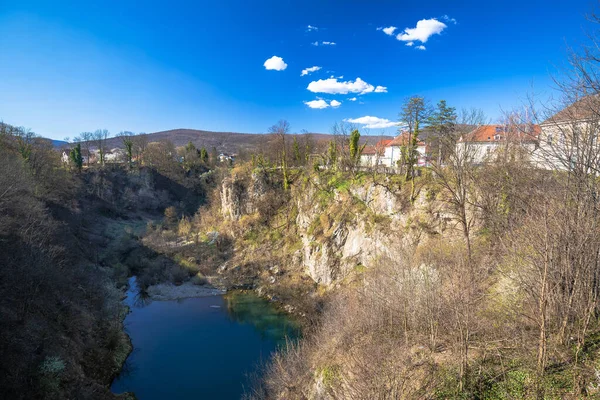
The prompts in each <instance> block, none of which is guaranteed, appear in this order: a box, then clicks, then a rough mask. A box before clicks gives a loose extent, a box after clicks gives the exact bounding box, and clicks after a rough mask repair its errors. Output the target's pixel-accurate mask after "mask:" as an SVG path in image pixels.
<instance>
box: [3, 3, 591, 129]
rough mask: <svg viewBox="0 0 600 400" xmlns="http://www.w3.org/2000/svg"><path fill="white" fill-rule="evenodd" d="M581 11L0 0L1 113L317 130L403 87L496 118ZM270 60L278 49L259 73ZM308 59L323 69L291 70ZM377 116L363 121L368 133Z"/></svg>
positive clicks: (568, 35) (153, 124)
mask: <svg viewBox="0 0 600 400" xmlns="http://www.w3.org/2000/svg"><path fill="white" fill-rule="evenodd" d="M593 7H594V2H593V1H589V0H586V1H581V0H570V1H557V0H550V1H527V0H521V1H513V0H507V1H495V2H485V1H481V0H479V1H420V2H414V1H413V2H408V1H397V0H396V1H383V0H381V1H358V0H346V1H333V0H329V1H310V0H305V1H285V0H280V1H247V0H236V1H228V0H222V1H189V2H185V1H179V0H171V1H169V2H151V1H147V2H134V1H128V0H121V1H103V2H91V1H90V2H87V1H77V2H61V1H52V2H49V1H48V2H46V1H28V0H0V119H1V120H3V121H4V122H7V123H11V124H15V125H23V126H26V127H29V128H31V129H33V130H34V131H35V132H37V133H39V134H41V135H44V136H47V137H51V138H55V139H62V138H64V137H67V136H70V137H73V136H75V135H77V134H78V133H79V132H82V131H89V130H95V129H98V128H106V129H109V130H110V131H111V132H112V133H116V132H118V131H121V130H130V131H134V132H142V131H143V132H155V131H159V130H165V129H174V128H195V129H204V130H215V131H236V132H265V131H266V130H267V128H268V127H269V126H271V125H272V124H274V123H276V122H277V121H278V120H279V119H287V120H288V121H289V122H290V124H291V126H292V130H293V131H296V132H299V131H301V130H303V129H306V130H308V131H312V132H329V131H330V128H331V126H332V125H333V123H334V122H336V121H342V120H344V119H352V120H358V121H363V122H365V121H367V120H366V119H364V118H363V119H361V117H365V116H371V117H376V118H379V119H381V120H386V119H387V120H389V121H396V120H397V118H398V117H397V116H398V111H399V108H400V106H401V104H402V101H403V99H405V98H406V97H407V96H410V95H413V94H421V95H424V96H426V97H427V98H429V99H430V100H431V101H432V102H436V101H438V100H440V99H445V100H447V102H448V103H449V104H450V105H452V106H455V107H457V108H461V107H471V106H475V107H480V108H483V109H484V110H485V111H486V113H487V114H488V115H489V116H490V117H492V118H498V117H499V116H500V110H501V109H510V108H513V107H516V106H518V105H519V104H521V103H522V101H523V99H524V97H525V95H526V93H527V92H528V91H530V90H531V86H532V84H533V86H534V88H535V90H536V91H537V92H539V93H542V94H548V93H549V92H550V88H551V79H550V74H551V73H554V72H555V71H556V70H557V67H558V66H561V65H563V64H564V61H565V58H566V57H565V55H566V48H567V45H572V46H576V45H578V44H580V43H582V42H584V41H585V33H586V29H590V27H589V25H587V23H586V20H585V14H586V13H589V12H591V11H592V10H593ZM420 21H421V22H420ZM309 25H310V26H311V27H316V28H318V29H311V28H309ZM442 25H443V26H442ZM390 27H396V29H387V30H386V31H384V30H383V29H380V30H378V28H390ZM406 29H408V30H406ZM386 32H387V33H386ZM388 33H390V34H388ZM315 42H318V44H319V45H318V46H315V45H314V43H315ZM323 42H333V43H335V44H334V45H332V44H324V43H323ZM410 43H412V45H407V44H410ZM419 46H424V47H425V49H424V50H420V49H419ZM273 56H276V57H280V58H281V59H282V60H283V61H282V62H281V61H279V59H273V60H272V61H271V62H269V63H267V64H266V65H267V66H269V67H270V68H276V69H267V68H266V67H265V62H266V61H267V60H269V59H271V58H272V57H273ZM283 64H285V65H286V67H285V69H283V70H281V68H282V67H283ZM310 67H321V68H320V69H319V70H316V71H313V72H310V73H307V74H306V75H304V76H301V73H302V70H304V69H306V68H310ZM277 69H280V70H277ZM341 77H343V78H341ZM358 78H360V80H358V81H357V79H358ZM311 82H313V83H311ZM378 87H379V88H378ZM309 88H310V89H311V90H309ZM344 92H348V93H344ZM353 98H356V101H352V100H350V99H353ZM332 102H333V103H332ZM338 102H339V104H338ZM310 106H312V107H326V108H311V107H310ZM381 120H374V119H371V122H372V123H371V126H372V127H373V128H372V129H370V133H371V134H379V133H380V132H381V129H380V128H378V126H385V125H386V123H385V121H383V122H381ZM363 126H364V124H363ZM393 129H394V128H389V129H388V133H390V132H392V131H393Z"/></svg>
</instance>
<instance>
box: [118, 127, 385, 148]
mask: <svg viewBox="0 0 600 400" xmlns="http://www.w3.org/2000/svg"><path fill="white" fill-rule="evenodd" d="M309 134H310V135H311V136H312V138H313V140H314V141H316V142H327V141H329V140H331V139H333V135H329V134H324V133H309ZM145 135H146V136H147V138H148V141H149V142H158V141H161V140H169V141H171V142H173V144H174V145H175V146H177V147H179V146H185V145H186V144H188V143H189V142H192V143H193V144H194V146H196V147H197V148H200V147H202V146H204V147H206V148H207V149H208V150H210V149H211V148H213V147H215V148H216V149H217V151H218V152H219V153H240V152H244V151H247V152H254V151H256V150H259V149H260V148H261V147H263V148H266V147H268V146H269V144H270V143H272V142H273V141H274V140H276V137H275V136H274V135H272V134H267V133H236V132H211V131H201V130H196V129H172V130H168V131H161V132H154V133H147V134H145ZM301 135H302V134H300V136H301ZM386 138H387V139H389V138H391V136H363V137H361V142H363V143H364V142H365V141H368V142H369V143H370V144H374V143H375V142H376V141H377V140H380V139H386ZM107 147H108V148H110V149H113V148H121V147H123V143H122V142H121V139H120V138H118V137H113V138H110V139H108V140H107Z"/></svg>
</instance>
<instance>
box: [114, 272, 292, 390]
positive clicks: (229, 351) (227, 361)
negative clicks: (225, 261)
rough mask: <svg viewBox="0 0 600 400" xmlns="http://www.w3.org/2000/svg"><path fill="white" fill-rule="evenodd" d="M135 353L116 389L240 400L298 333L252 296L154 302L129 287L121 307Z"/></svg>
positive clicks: (133, 283) (133, 284) (133, 286)
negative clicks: (258, 370)
mask: <svg viewBox="0 0 600 400" xmlns="http://www.w3.org/2000/svg"><path fill="white" fill-rule="evenodd" d="M124 302H125V304H127V305H128V306H129V307H130V309H131V312H130V313H129V314H128V315H127V317H126V319H125V329H126V331H127V333H128V334H129V335H130V337H131V340H132V344H133V348H134V350H133V352H132V353H131V354H130V355H129V357H128V359H127V361H126V368H125V369H124V371H123V372H122V373H121V374H120V375H119V376H118V377H117V378H116V379H115V381H114V382H113V385H112V387H111V388H112V391H113V392H114V393H123V392H126V391H127V392H133V393H135V395H136V397H137V398H138V399H139V400H154V399H156V400H159V399H161V400H162V399H190V400H191V399H198V398H205V399H239V398H240V396H241V395H242V393H243V387H244V385H245V384H247V383H248V381H247V376H248V375H249V374H252V373H253V371H255V369H256V366H257V364H259V363H260V362H265V361H267V360H268V359H269V356H270V354H271V353H272V352H273V351H274V350H275V349H276V348H277V346H279V345H282V344H284V343H285V337H286V335H287V336H289V337H292V338H295V337H298V335H299V330H298V326H297V324H296V323H295V322H294V321H291V320H289V318H288V316H287V315H286V314H285V313H283V312H281V311H279V310H277V309H276V308H275V307H273V305H272V304H271V303H269V302H268V301H266V300H264V299H261V298H258V297H257V296H256V295H255V294H254V293H252V292H231V293H228V294H227V295H225V296H212V297H203V298H191V299H183V300H179V301H149V297H148V296H147V294H144V293H139V290H138V288H137V284H136V281H135V278H132V279H131V280H130V288H129V290H128V292H127V298H126V299H125V300H124Z"/></svg>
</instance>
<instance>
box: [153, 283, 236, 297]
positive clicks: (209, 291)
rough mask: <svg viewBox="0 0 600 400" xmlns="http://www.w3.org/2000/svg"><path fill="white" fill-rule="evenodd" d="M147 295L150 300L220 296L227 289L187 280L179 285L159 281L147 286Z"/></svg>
mask: <svg viewBox="0 0 600 400" xmlns="http://www.w3.org/2000/svg"><path fill="white" fill-rule="evenodd" d="M147 292H148V295H149V296H150V298H151V299H152V300H159V301H166V300H179V299H187V298H194V297H208V296H220V295H223V294H225V293H226V292H227V291H226V290H222V289H217V288H215V287H212V286H208V285H195V284H194V283H192V282H190V281H188V282H185V283H183V284H181V285H174V284H172V283H159V284H157V285H152V286H149V287H148V290H147Z"/></svg>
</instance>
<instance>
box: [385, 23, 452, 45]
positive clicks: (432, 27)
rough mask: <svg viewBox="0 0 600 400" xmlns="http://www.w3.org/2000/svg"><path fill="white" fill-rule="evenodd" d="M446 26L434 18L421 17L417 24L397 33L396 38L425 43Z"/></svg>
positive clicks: (403, 40)
mask: <svg viewBox="0 0 600 400" xmlns="http://www.w3.org/2000/svg"><path fill="white" fill-rule="evenodd" d="M447 27H448V26H447V25H446V24H444V23H443V22H440V21H438V20H437V19H435V18H431V19H422V20H420V21H418V22H417V26H416V27H414V28H406V29H404V32H403V33H399V34H398V35H397V36H396V39H398V40H400V41H402V42H408V43H412V42H416V41H419V42H421V43H426V42H427V40H429V38H430V37H431V36H433V35H439V34H440V33H442V31H443V30H444V29H446V28H447ZM408 43H407V45H408V46H411V45H412V44H408Z"/></svg>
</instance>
